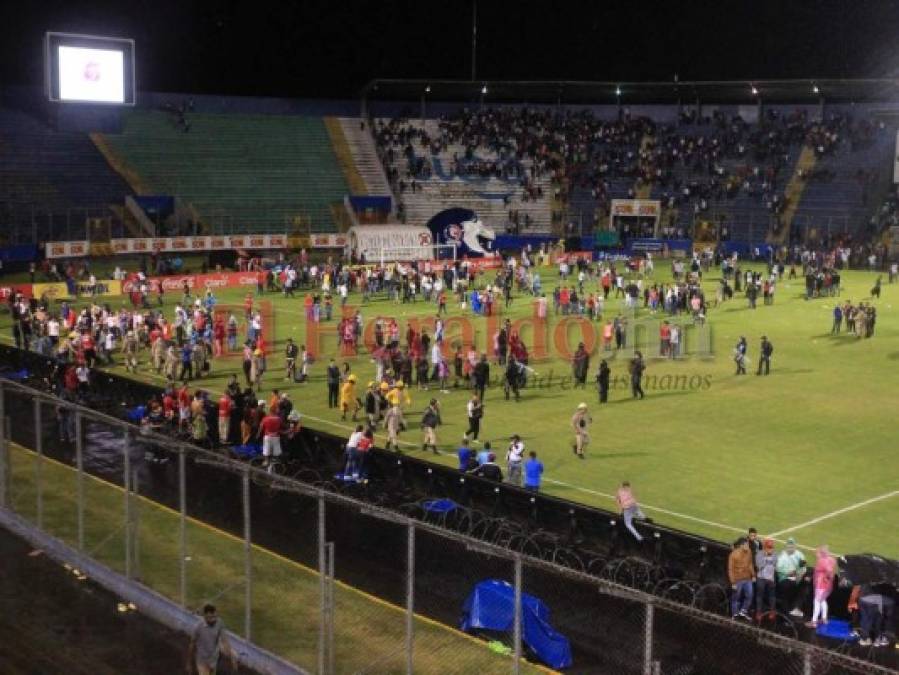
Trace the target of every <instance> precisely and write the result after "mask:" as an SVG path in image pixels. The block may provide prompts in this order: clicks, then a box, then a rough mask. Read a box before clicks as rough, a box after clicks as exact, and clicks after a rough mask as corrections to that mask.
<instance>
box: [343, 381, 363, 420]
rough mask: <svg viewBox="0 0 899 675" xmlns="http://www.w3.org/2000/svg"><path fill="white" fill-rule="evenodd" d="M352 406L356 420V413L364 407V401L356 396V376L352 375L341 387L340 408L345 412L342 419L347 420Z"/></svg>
mask: <svg viewBox="0 0 899 675" xmlns="http://www.w3.org/2000/svg"><path fill="white" fill-rule="evenodd" d="M351 407H352V409H353V421H354V422H355V421H356V415H357V413H358V412H359V409H360V408H361V407H362V402H361V401H360V400H359V397H358V396H356V376H355V375H350V376H349V377H348V378H347V380H346V382H344V383H343V385H342V386H341V387H340V410H341V412H342V413H343V414H342V415H341V416H340V419H342V420H345V419H346V414H347V411H348V410H349V409H350V408H351Z"/></svg>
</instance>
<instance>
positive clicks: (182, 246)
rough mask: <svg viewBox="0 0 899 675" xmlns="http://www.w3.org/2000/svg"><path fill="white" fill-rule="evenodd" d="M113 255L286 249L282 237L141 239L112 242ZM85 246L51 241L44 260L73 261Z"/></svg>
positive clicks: (262, 235) (75, 242)
mask: <svg viewBox="0 0 899 675" xmlns="http://www.w3.org/2000/svg"><path fill="white" fill-rule="evenodd" d="M109 243H110V245H111V246H112V252H113V253H115V254H116V255H129V254H137V255H140V254H149V253H154V252H155V253H202V252H206V251H225V250H229V249H238V248H243V249H278V248H287V235H286V234H238V235H226V236H210V237H147V238H143V239H112V240H110V242H109ZM88 248H89V242H86V241H53V242H49V243H47V245H46V251H47V257H48V258H73V257H77V256H84V255H87V254H88Z"/></svg>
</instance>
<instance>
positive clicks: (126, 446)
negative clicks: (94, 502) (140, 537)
mask: <svg viewBox="0 0 899 675" xmlns="http://www.w3.org/2000/svg"><path fill="white" fill-rule="evenodd" d="M122 464H123V469H122V483H123V485H124V487H125V578H126V579H128V580H130V579H131V433H130V432H129V431H128V430H127V429H126V430H125V436H124V442H123V445H122Z"/></svg>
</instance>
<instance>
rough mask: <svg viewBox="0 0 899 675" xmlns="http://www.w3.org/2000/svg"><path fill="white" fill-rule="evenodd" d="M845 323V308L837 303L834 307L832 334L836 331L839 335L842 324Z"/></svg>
mask: <svg viewBox="0 0 899 675" xmlns="http://www.w3.org/2000/svg"><path fill="white" fill-rule="evenodd" d="M842 323H843V309H842V308H841V307H840V306H839V305H835V306H834V308H833V328H831V329H830V334H831V335H833V334H834V333H836V334H837V335H839V333H840V326H841V325H842Z"/></svg>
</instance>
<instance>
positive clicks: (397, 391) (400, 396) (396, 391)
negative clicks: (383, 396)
mask: <svg viewBox="0 0 899 675" xmlns="http://www.w3.org/2000/svg"><path fill="white" fill-rule="evenodd" d="M385 384H386V383H385ZM388 386H389V385H388ZM387 403H389V404H390V405H395V406H399V408H400V409H402V408H404V407H405V408H408V407H409V406H410V405H412V397H411V396H410V395H409V390H408V389H406V385H405V384H404V383H403V381H402V380H397V382H396V384H394V385H393V388H392V389H390V391H388V392H387Z"/></svg>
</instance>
